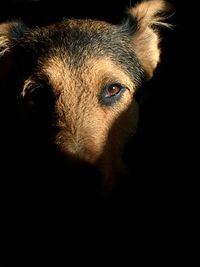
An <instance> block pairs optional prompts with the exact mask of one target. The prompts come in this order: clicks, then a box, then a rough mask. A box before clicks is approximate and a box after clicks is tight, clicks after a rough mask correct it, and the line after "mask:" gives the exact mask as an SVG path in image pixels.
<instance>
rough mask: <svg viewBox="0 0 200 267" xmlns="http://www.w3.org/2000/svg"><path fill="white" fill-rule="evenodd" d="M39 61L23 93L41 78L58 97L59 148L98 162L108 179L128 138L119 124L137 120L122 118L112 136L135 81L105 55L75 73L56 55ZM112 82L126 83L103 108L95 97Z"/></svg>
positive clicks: (131, 99)
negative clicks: (119, 94)
mask: <svg viewBox="0 0 200 267" xmlns="http://www.w3.org/2000/svg"><path fill="white" fill-rule="evenodd" d="M40 65H41V69H39V72H38V74H37V73H36V74H35V75H34V77H30V78H29V79H28V80H26V81H25V84H24V90H23V93H22V94H23V95H24V93H25V92H26V91H27V90H28V87H29V86H32V84H33V83H34V82H37V80H38V79H39V78H41V77H43V79H44V78H45V80H47V81H48V83H49V85H50V86H51V87H52V88H53V90H54V92H55V94H56V95H57V96H58V99H57V102H56V111H55V113H56V117H57V121H56V126H57V127H58V128H59V132H58V134H57V136H56V140H55V141H56V144H57V146H58V148H59V149H60V150H61V151H62V152H64V153H66V154H67V155H69V156H70V155H71V156H73V157H76V158H80V159H83V160H85V161H88V162H90V163H94V164H97V165H98V167H99V168H100V169H101V171H102V172H103V174H104V177H107V178H105V179H107V180H109V179H110V182H111V178H110V177H114V176H116V173H118V174H119V168H121V166H122V163H120V162H119V153H120V154H121V153H122V152H121V151H122V149H123V147H122V144H123V141H122V140H124V139H125V138H126V131H125V130H124V129H123V123H126V124H127V120H129V119H130V120H131V121H132V120H135V121H137V118H135V117H132V118H129V116H128V117H127V118H126V117H124V118H123V120H122V121H121V122H120V125H117V126H115V129H116V127H117V130H115V132H114V134H112V138H113V140H110V134H111V133H110V131H111V129H112V128H113V125H114V124H116V121H117V120H118V119H120V117H121V116H122V115H123V113H126V111H127V110H128V109H129V108H130V106H131V105H132V104H133V94H134V89H135V88H134V84H133V82H132V81H131V80H130V78H129V76H128V75H126V73H125V72H124V71H123V70H122V69H121V68H120V66H118V65H116V64H115V63H114V62H112V61H111V60H110V59H108V58H101V59H95V58H93V59H90V60H88V61H87V62H86V63H85V65H84V67H83V68H80V69H79V70H76V71H75V70H73V69H70V68H69V66H68V65H67V64H66V63H65V62H64V61H62V60H61V59H60V58H58V57H54V58H50V59H48V60H45V61H44V62H43V63H41V64H40ZM113 81H118V82H120V83H122V84H125V85H126V86H127V90H126V92H125V93H124V94H123V96H122V98H121V100H120V101H119V102H118V103H116V104H115V105H113V106H112V107H109V106H102V105H101V104H100V103H99V100H98V95H99V94H100V92H101V90H102V88H103V87H104V86H106V84H109V83H112V82H113ZM131 112H132V111H131ZM132 113H134V112H132ZM132 113H131V114H132ZM133 115H134V114H133ZM122 117H123V116H122ZM120 127H121V129H120ZM131 127H132V125H131ZM113 136H114V137H113ZM111 161H113V166H112V168H111V167H110V164H111ZM115 165H116V166H115ZM115 169H116V170H115ZM114 172H116V173H115V174H114ZM113 179H114V178H113Z"/></svg>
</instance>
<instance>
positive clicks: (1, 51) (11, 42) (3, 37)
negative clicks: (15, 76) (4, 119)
mask: <svg viewBox="0 0 200 267" xmlns="http://www.w3.org/2000/svg"><path fill="white" fill-rule="evenodd" d="M27 30H28V27H27V26H26V25H25V24H24V23H22V22H21V21H12V22H5V23H0V80H1V79H2V78H4V76H5V74H6V73H7V71H8V69H9V67H10V66H11V65H12V56H13V55H12V53H13V51H14V49H15V47H16V45H17V41H18V40H19V39H20V38H21V37H22V36H23V35H24V33H25V32H27Z"/></svg>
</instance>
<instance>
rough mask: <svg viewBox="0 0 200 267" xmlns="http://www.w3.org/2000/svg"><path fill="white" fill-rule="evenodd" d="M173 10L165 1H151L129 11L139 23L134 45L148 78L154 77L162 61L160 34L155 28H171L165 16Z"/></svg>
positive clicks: (139, 4)
mask: <svg viewBox="0 0 200 267" xmlns="http://www.w3.org/2000/svg"><path fill="white" fill-rule="evenodd" d="M171 9H172V6H171V4H169V3H168V2H166V1H165V0H151V1H144V2H141V3H138V4H137V5H136V6H134V7H132V8H130V9H129V11H128V12H129V14H130V15H131V16H133V17H134V19H135V21H136V23H137V31H136V32H135V34H134V35H133V43H134V45H135V51H136V53H137V56H138V58H139V59H140V62H141V64H142V65H143V67H144V69H145V70H146V73H147V76H148V78H151V77H152V75H153V71H154V69H155V68H156V66H157V64H158V62H159V60H160V49H159V43H160V40H159V33H158V31H157V30H156V29H155V26H165V27H171V25H170V24H168V23H166V22H165V21H164V20H165V19H166V17H165V15H164V14H166V12H168V11H170V10H171Z"/></svg>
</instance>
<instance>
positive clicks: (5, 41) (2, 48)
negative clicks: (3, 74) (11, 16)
mask: <svg viewBox="0 0 200 267" xmlns="http://www.w3.org/2000/svg"><path fill="white" fill-rule="evenodd" d="M14 24H15V22H8V23H0V57H1V56H2V55H3V54H5V53H6V52H8V51H9V50H10V47H9V37H8V33H9V30H10V29H11V28H12V27H13V26H14Z"/></svg>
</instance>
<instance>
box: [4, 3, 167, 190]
mask: <svg viewBox="0 0 200 267" xmlns="http://www.w3.org/2000/svg"><path fill="white" fill-rule="evenodd" d="M167 10H168V5H167V4H166V2H165V1H163V0H150V1H145V2H142V3H140V4H137V5H136V6H135V7H133V8H131V9H129V16H131V18H132V20H131V21H129V23H126V22H125V23H123V24H122V25H111V24H109V23H105V22H99V21H93V20H85V21H84V20H64V21H62V22H60V23H57V24H54V25H50V26H48V27H42V28H35V29H28V28H27V27H25V26H24V25H23V24H22V23H20V22H11V23H4V24H0V55H1V59H0V69H2V70H3V69H4V68H5V61H7V60H8V58H9V57H10V58H9V60H10V59H12V60H11V61H12V64H11V65H8V66H7V68H6V71H4V72H3V71H2V73H3V74H2V75H1V77H0V79H1V81H0V82H1V87H2V88H1V90H3V91H5V92H6V93H5V95H6V94H8V95H9V96H11V95H12V100H13V101H16V103H15V105H14V106H15V107H16V109H17V111H16V110H15V111H14V113H16V114H17V115H18V117H17V123H18V120H20V121H21V125H22V129H21V132H22V135H23V138H24V139H26V142H27V143H29V142H30V143H31V142H33V140H35V141H34V142H33V143H34V144H36V146H33V147H34V149H35V147H38V148H39V149H41V148H42V147H43V146H44V144H46V143H47V140H49V141H50V143H51V144H53V146H55V147H56V153H57V152H59V153H61V154H62V155H64V156H65V158H67V159H68V160H69V161H71V160H73V162H79V163H80V161H84V162H87V163H89V164H91V165H95V166H96V167H97V168H98V169H99V171H100V172H101V174H102V176H103V177H104V178H103V179H104V182H105V183H106V185H107V186H108V185H110V184H113V183H114V182H115V180H117V179H118V178H119V177H121V176H123V174H124V165H123V162H122V160H121V157H122V153H123V149H124V146H125V144H126V142H127V140H128V139H129V138H130V137H132V135H133V133H134V132H135V130H136V125H137V120H138V107H137V103H136V101H135V99H134V94H135V91H136V90H137V89H138V87H139V86H140V85H141V83H142V82H143V80H144V79H145V78H150V77H152V75H153V71H154V70H155V68H156V66H157V64H158V62H159V59H160V48H159V34H158V31H157V30H155V29H154V26H155V25H156V26H160V25H162V26H163V25H166V26H167V24H164V22H163V21H162V17H161V16H157V14H158V13H160V12H163V11H167ZM132 29H134V31H132ZM112 83H118V84H122V85H123V88H124V89H123V90H124V91H123V94H122V95H121V97H120V98H119V99H118V100H116V101H113V102H112V99H111V102H110V104H109V105H105V104H104V102H103V100H102V97H100V96H102V92H103V90H105V88H107V86H108V85H109V84H112ZM8 92H9V93H8ZM5 99H6V97H5ZM17 99H18V100H17ZM100 99H101V101H100ZM7 101H8V100H7ZM11 109H12V107H11ZM10 117H12V116H10ZM27 129H28V130H27ZM12 130H13V129H12ZM23 138H21V139H20V138H19V139H18V141H19V140H20V142H23ZM48 138H49V139H48ZM38 140H39V141H38ZM26 146H27V144H26ZM27 147H28V148H29V146H27ZM28 150H29V149H28ZM25 151H26V152H27V150H26V148H25ZM28 152H29V151H28ZM47 154H48V153H47ZM35 158H37V157H34V160H35ZM41 158H42V157H41ZM43 160H44V157H43ZM30 162H31V161H28V160H27V163H26V164H30Z"/></svg>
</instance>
